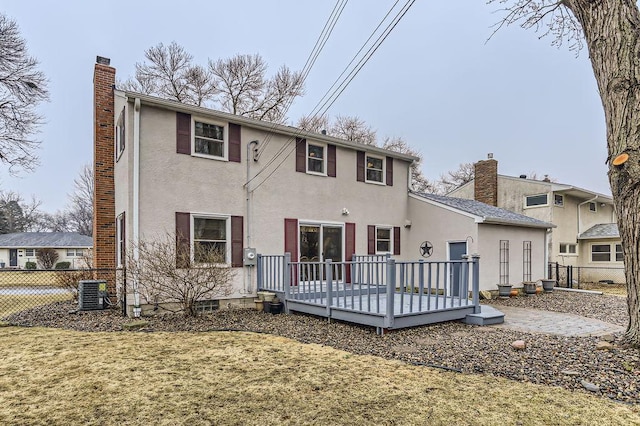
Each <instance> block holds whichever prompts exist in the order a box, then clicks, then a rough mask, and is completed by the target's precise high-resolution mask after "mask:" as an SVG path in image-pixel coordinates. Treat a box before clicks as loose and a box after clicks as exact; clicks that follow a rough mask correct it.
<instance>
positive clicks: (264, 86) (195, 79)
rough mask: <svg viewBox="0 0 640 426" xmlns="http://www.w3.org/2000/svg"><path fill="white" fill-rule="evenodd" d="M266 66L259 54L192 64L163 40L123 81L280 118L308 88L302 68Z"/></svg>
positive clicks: (178, 97)
mask: <svg viewBox="0 0 640 426" xmlns="http://www.w3.org/2000/svg"><path fill="white" fill-rule="evenodd" d="M267 68H268V67H267V63H266V62H265V61H264V59H262V57H261V56H260V55H258V54H255V55H235V56H233V57H231V58H227V59H217V60H211V59H209V60H208V63H207V66H206V67H204V66H201V65H197V64H194V63H193V56H192V55H191V54H189V53H188V52H187V51H186V50H185V49H184V47H182V46H180V45H179V44H177V43H176V42H172V43H171V44H169V45H168V46H165V45H164V44H162V43H159V44H158V45H156V46H153V47H150V48H149V49H147V50H146V51H145V62H143V63H137V64H136V74H135V77H134V78H130V79H128V80H126V81H124V82H121V83H119V86H120V87H121V88H123V89H128V90H132V91H137V92H141V93H147V94H151V95H155V96H159V97H162V98H166V99H172V100H175V101H178V102H182V103H186V104H191V105H197V106H211V107H213V108H217V109H220V110H222V111H226V112H230V113H232V114H237V115H242V116H246V117H251V118H256V119H259V120H266V121H272V122H278V123H282V122H284V121H285V119H286V117H285V116H286V111H287V109H288V107H289V105H290V104H291V102H293V100H294V99H295V98H296V97H298V96H302V95H303V94H304V82H303V78H302V74H301V73H300V72H293V71H291V70H290V69H289V68H287V67H286V66H282V67H281V68H280V69H279V70H278V71H277V72H276V74H275V75H273V76H272V77H271V78H267V76H266V74H267Z"/></svg>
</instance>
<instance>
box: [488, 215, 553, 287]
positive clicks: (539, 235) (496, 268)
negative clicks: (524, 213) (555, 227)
mask: <svg viewBox="0 0 640 426" xmlns="http://www.w3.org/2000/svg"><path fill="white" fill-rule="evenodd" d="M545 234H546V230H545V229H539V228H524V227H517V226H501V225H489V224H480V225H479V230H478V241H479V246H478V250H479V252H480V254H481V257H480V288H481V289H487V290H495V289H496V284H497V283H498V282H499V279H500V241H501V240H506V241H509V284H512V285H514V286H521V284H522V281H523V243H524V241H531V279H532V280H533V281H536V280H538V279H541V278H544V277H546V267H547V262H546V260H545V258H544V255H545V250H544V245H545Z"/></svg>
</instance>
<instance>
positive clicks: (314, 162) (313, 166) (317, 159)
mask: <svg viewBox="0 0 640 426" xmlns="http://www.w3.org/2000/svg"><path fill="white" fill-rule="evenodd" d="M326 160H327V159H326V155H325V146H324V145H321V144H316V143H311V142H309V143H307V172H310V173H319V174H325V173H326V167H325V164H326Z"/></svg>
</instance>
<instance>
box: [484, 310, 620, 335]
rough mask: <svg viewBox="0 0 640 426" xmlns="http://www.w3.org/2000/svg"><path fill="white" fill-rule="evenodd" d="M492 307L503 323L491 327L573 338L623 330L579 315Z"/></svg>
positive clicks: (617, 326)
mask: <svg viewBox="0 0 640 426" xmlns="http://www.w3.org/2000/svg"><path fill="white" fill-rule="evenodd" d="M493 307H494V308H495V309H497V310H499V311H501V312H503V313H504V323H502V324H496V325H492V326H491V327H498V328H509V329H512V330H518V331H524V332H527V333H547V334H558V335H561V336H575V337H588V336H602V335H604V334H612V333H618V332H622V331H624V330H625V328H624V327H621V326H619V325H615V324H611V323H608V322H604V321H600V320H597V319H591V318H585V317H581V316H580V315H574V314H563V313H559V312H549V311H541V310H538V309H527V308H514V307H511V306H502V305H501V306H493Z"/></svg>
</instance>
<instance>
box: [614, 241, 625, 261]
mask: <svg viewBox="0 0 640 426" xmlns="http://www.w3.org/2000/svg"><path fill="white" fill-rule="evenodd" d="M616 262H624V254H623V252H622V244H616Z"/></svg>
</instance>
